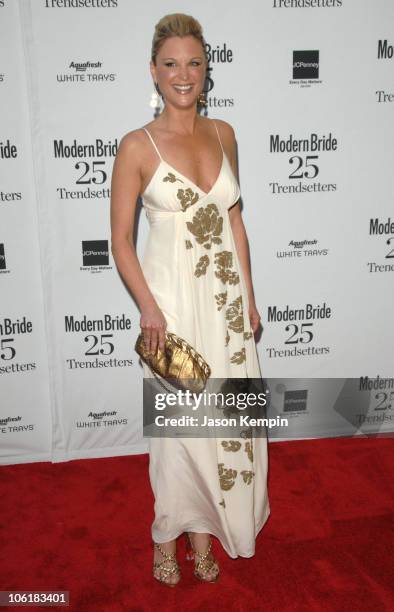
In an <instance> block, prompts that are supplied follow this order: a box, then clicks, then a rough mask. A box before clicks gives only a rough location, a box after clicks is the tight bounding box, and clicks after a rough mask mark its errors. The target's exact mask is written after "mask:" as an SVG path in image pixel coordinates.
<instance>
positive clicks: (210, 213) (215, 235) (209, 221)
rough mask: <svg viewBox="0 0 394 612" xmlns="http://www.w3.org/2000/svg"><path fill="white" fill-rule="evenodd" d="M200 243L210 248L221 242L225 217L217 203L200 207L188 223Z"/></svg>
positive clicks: (189, 228)
mask: <svg viewBox="0 0 394 612" xmlns="http://www.w3.org/2000/svg"><path fill="white" fill-rule="evenodd" d="M186 225H187V228H188V230H189V232H191V233H192V234H193V235H194V237H195V239H196V240H197V242H198V244H202V245H203V246H204V247H205V248H206V249H210V248H211V245H212V243H213V244H221V242H222V239H221V238H219V236H220V234H221V233H222V232H223V217H221V216H220V214H219V209H218V207H217V206H216V204H213V203H212V204H208V206H204V207H202V208H199V209H198V211H197V212H196V214H195V215H194V217H193V219H192V221H188V222H187V223H186Z"/></svg>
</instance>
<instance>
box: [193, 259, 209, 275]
mask: <svg viewBox="0 0 394 612" xmlns="http://www.w3.org/2000/svg"><path fill="white" fill-rule="evenodd" d="M208 266H209V257H208V255H202V256H201V257H200V259H199V260H198V262H197V265H196V269H195V271H194V274H195V276H197V277H198V276H202V275H203V274H205V273H206V271H207V268H208Z"/></svg>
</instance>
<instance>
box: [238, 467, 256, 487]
mask: <svg viewBox="0 0 394 612" xmlns="http://www.w3.org/2000/svg"><path fill="white" fill-rule="evenodd" d="M241 474H242V478H243V479H244V482H246V484H248V485H249V484H250V483H251V482H252V478H253V476H254V472H252V470H242V472H241Z"/></svg>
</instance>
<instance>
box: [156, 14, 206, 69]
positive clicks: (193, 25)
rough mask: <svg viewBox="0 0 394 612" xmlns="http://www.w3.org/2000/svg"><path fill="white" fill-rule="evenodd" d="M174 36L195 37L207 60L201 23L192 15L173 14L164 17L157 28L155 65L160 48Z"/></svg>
mask: <svg viewBox="0 0 394 612" xmlns="http://www.w3.org/2000/svg"><path fill="white" fill-rule="evenodd" d="M172 36H181V37H182V36H194V38H196V39H197V40H199V41H200V43H201V45H202V48H203V52H204V57H205V60H207V55H206V49H205V40H204V36H203V33H202V27H201V25H200V23H199V22H198V21H197V19H194V17H192V16H191V15H185V14H184V13H173V14H172V15H165V16H164V17H162V18H161V19H160V21H159V22H158V23H157V24H156V26H155V33H154V35H153V41H152V53H151V59H152V62H153V63H154V64H156V55H157V54H158V52H159V49H160V47H161V46H162V44H163V43H164V41H165V40H166V39H167V38H171V37H172Z"/></svg>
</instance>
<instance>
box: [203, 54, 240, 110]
mask: <svg viewBox="0 0 394 612" xmlns="http://www.w3.org/2000/svg"><path fill="white" fill-rule="evenodd" d="M205 49H206V52H207V57H208V68H207V77H206V79H205V88H204V91H205V96H206V98H207V101H208V106H209V107H210V108H228V107H232V106H234V98H233V97H232V96H231V95H230V96H221V95H219V94H218V93H217V91H216V81H217V79H218V78H219V80H220V86H221V89H223V81H224V80H225V79H224V77H225V75H226V73H227V74H228V72H229V71H228V70H227V71H226V67H227V66H228V65H229V64H232V62H233V59H234V57H233V50H232V49H231V48H230V47H228V46H227V43H226V42H224V43H222V44H220V45H216V46H214V45H211V44H209V43H207V44H206V47H205ZM216 67H218V68H219V70H216ZM222 67H223V68H222ZM220 71H221V73H220V74H219V76H218V73H219V72H220ZM233 80H234V78H233V76H232V75H231V76H229V77H228V83H232V82H233ZM224 86H226V82H225V83H224Z"/></svg>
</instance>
